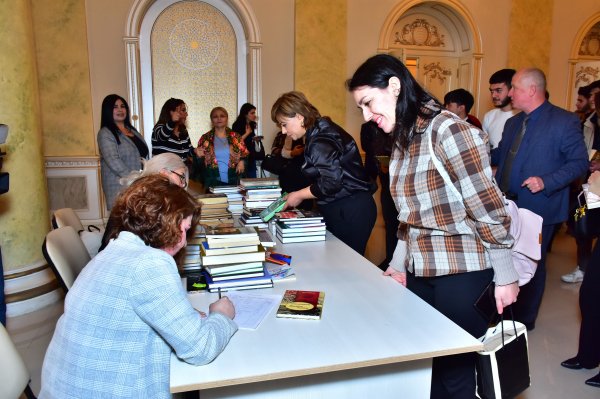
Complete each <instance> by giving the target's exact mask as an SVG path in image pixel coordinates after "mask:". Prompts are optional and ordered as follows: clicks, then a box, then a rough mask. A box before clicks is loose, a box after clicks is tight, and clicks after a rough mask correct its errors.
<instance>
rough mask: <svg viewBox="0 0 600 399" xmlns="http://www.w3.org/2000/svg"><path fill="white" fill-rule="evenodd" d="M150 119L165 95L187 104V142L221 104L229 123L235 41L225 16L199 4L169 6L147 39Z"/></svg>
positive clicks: (207, 125)
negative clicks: (188, 135) (151, 84)
mask: <svg viewBox="0 0 600 399" xmlns="http://www.w3.org/2000/svg"><path fill="white" fill-rule="evenodd" d="M151 51H152V83H153V87H154V93H153V95H154V104H155V107H154V121H156V120H157V119H158V115H159V114H160V110H161V107H162V105H163V104H164V103H165V101H166V100H167V99H169V98H170V97H175V98H181V99H182V100H184V101H185V102H186V104H187V106H188V113H189V116H188V130H189V132H190V136H191V139H192V143H193V144H196V143H197V142H198V139H199V138H200V136H201V135H202V134H203V133H205V132H207V131H208V130H209V129H210V117H209V114H210V110H211V109H212V108H214V107H216V106H222V107H225V108H226V109H227V111H228V112H229V124H230V125H231V123H233V121H234V120H235V117H236V115H237V111H238V110H237V74H236V71H237V69H236V68H237V65H236V51H237V49H236V39H235V33H234V31H233V28H232V26H231V24H230V23H229V21H228V20H227V18H226V17H225V16H224V15H223V14H222V13H221V12H220V11H219V10H217V9H216V8H214V7H213V6H211V5H209V4H207V3H203V2H200V1H184V2H179V3H176V4H173V5H172V6H170V7H168V8H167V9H165V11H164V12H163V13H162V14H161V15H160V16H159V17H158V19H157V20H156V22H155V24H154V27H153V29H152V35H151Z"/></svg>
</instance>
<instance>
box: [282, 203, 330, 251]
mask: <svg viewBox="0 0 600 399" xmlns="http://www.w3.org/2000/svg"><path fill="white" fill-rule="evenodd" d="M277 215H278V216H277V224H276V234H277V239H278V240H279V241H281V242H282V243H283V244H288V243H294V242H308V241H325V233H326V227H325V222H324V221H323V216H322V215H321V214H320V213H318V212H315V211H305V210H300V209H292V210H289V211H284V212H279V213H278V214H277Z"/></svg>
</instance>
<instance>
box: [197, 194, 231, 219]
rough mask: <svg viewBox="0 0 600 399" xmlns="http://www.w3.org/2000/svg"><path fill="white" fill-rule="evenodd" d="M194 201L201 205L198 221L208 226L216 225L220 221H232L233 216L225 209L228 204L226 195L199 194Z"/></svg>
mask: <svg viewBox="0 0 600 399" xmlns="http://www.w3.org/2000/svg"><path fill="white" fill-rule="evenodd" d="M196 201H198V203H200V204H201V205H202V212H201V217H200V223H201V224H205V225H208V226H216V225H218V224H222V223H233V216H232V214H231V212H229V210H228V209H227V208H228V206H229V203H228V200H227V195H225V194H222V193H218V194H212V193H211V194H200V195H197V196H196Z"/></svg>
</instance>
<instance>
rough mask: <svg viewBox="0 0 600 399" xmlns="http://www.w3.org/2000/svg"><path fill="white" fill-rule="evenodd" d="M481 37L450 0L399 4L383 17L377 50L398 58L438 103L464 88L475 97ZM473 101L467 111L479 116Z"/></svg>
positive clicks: (467, 16)
mask: <svg viewBox="0 0 600 399" xmlns="http://www.w3.org/2000/svg"><path fill="white" fill-rule="evenodd" d="M481 48H482V44H481V36H480V34H479V30H478V29H477V27H476V25H475V22H474V19H473V17H472V16H471V14H470V13H469V12H468V10H467V9H466V8H465V7H464V6H463V5H462V4H461V3H459V2H457V1H454V0H438V1H426V2H423V1H420V0H411V1H407V2H401V3H400V4H398V5H397V6H396V7H395V8H394V9H393V10H392V11H391V12H390V14H389V15H388V17H387V19H386V21H385V22H384V24H383V28H382V30H381V32H380V35H379V48H378V52H381V53H390V54H392V55H395V56H396V57H398V58H400V59H401V60H402V61H403V62H404V63H405V64H406V66H407V67H408V68H409V70H410V71H411V73H413V75H414V76H415V78H416V79H417V80H418V81H419V82H420V83H421V84H422V85H423V86H424V87H426V88H427V89H428V90H430V91H431V92H432V93H433V94H434V95H436V96H437V97H438V98H439V99H440V100H442V99H443V96H444V94H445V93H446V92H448V91H450V90H453V89H456V88H464V89H467V90H469V91H470V92H471V93H472V94H473V97H475V98H478V95H479V84H478V83H479V80H480V76H481V62H482V58H483V55H482V53H481ZM477 107H478V102H477V101H476V102H475V108H474V109H473V110H472V111H471V113H475V114H476V113H477V112H478V109H477Z"/></svg>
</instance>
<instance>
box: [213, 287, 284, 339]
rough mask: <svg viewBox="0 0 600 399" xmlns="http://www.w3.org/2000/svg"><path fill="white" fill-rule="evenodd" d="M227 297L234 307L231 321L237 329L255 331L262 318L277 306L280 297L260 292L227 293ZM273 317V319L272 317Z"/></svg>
mask: <svg viewBox="0 0 600 399" xmlns="http://www.w3.org/2000/svg"><path fill="white" fill-rule="evenodd" d="M223 296H227V297H228V298H229V299H230V300H231V302H233V305H234V306H235V318H234V319H233V321H235V323H236V324H237V325H238V328H242V329H249V330H256V329H257V328H258V326H259V325H260V323H261V322H262V321H263V320H264V318H265V317H266V316H267V315H269V314H270V313H273V310H274V309H275V308H276V307H277V306H279V303H280V302H281V295H278V294H263V293H260V292H256V291H254V292H245V291H229V292H227V293H226V294H225V293H224V294H223ZM273 317H275V316H274V315H273Z"/></svg>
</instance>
